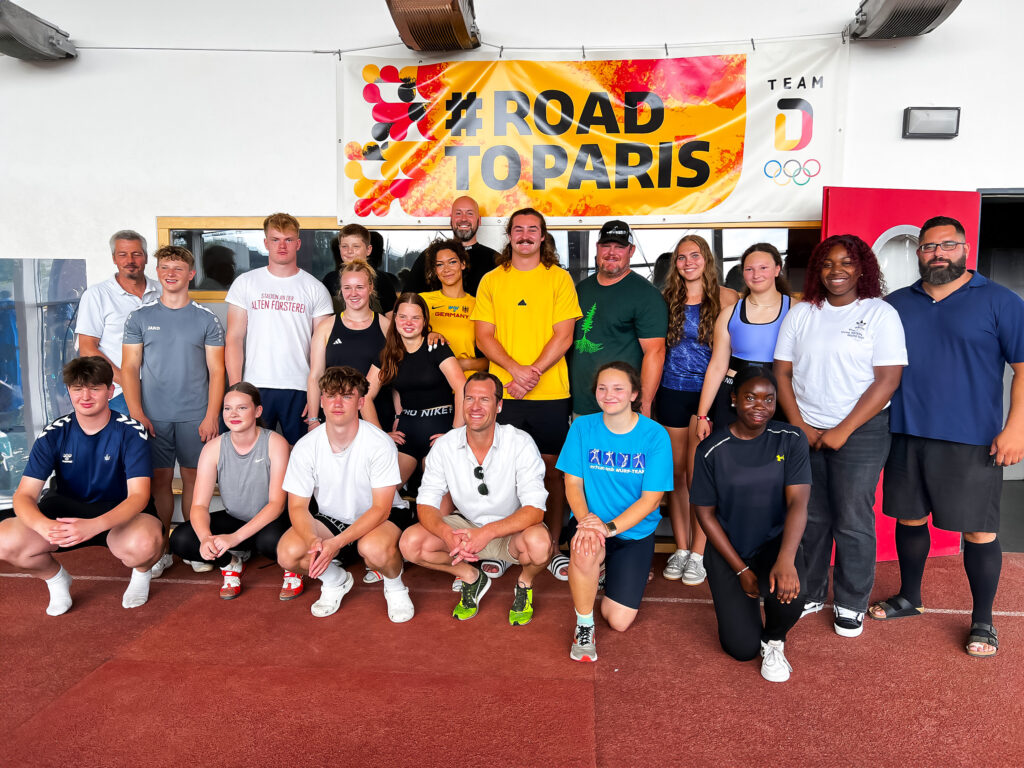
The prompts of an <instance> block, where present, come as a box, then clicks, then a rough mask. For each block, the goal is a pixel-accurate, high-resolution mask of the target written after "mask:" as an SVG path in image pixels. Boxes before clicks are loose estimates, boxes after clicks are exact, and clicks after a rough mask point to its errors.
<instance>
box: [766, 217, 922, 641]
mask: <svg viewBox="0 0 1024 768" xmlns="http://www.w3.org/2000/svg"><path fill="white" fill-rule="evenodd" d="M884 293H885V283H884V281H883V280H882V274H881V270H880V269H879V266H878V260H877V259H876V258H875V254H874V253H872V251H871V248H870V246H868V244H867V243H865V242H864V241H863V240H861V239H860V238H859V237H857V236H856V235H833V236H832V237H829V238H826V239H825V240H824V241H822V242H821V243H819V244H818V245H817V246H816V247H815V248H814V251H813V253H812V254H811V259H810V262H809V264H808V266H807V282H806V285H805V287H804V301H802V302H800V303H799V304H796V305H795V306H794V307H793V309H792V310H791V311H790V313H789V314H788V315H786V318H785V319H784V320H783V321H782V328H781V329H780V331H779V339H778V342H777V343H776V346H775V366H774V371H775V374H776V375H777V376H778V379H779V404H780V405H781V406H782V408H783V410H784V411H785V413H786V416H787V417H788V418H789V422H790V423H791V424H792V425H793V426H795V427H799V428H800V429H801V430H803V432H804V434H805V435H806V436H807V442H808V444H809V445H810V448H811V476H812V480H813V482H812V485H811V498H810V501H809V503H808V507H807V530H806V531H805V532H804V538H803V545H804V551H805V554H806V558H807V584H806V585H805V587H804V591H805V593H806V594H807V602H806V604H805V605H804V614H805V615H806V614H808V613H813V612H816V611H820V610H821V609H822V607H823V606H824V603H825V598H826V597H827V596H828V569H829V560H830V558H831V555H832V542H833V541H835V549H836V563H835V569H834V571H833V574H832V590H833V594H834V598H835V605H834V608H833V611H834V614H835V621H834V624H833V626H834V628H835V631H836V633H837V634H838V635H840V636H842V637H857V636H858V635H859V634H860V633H861V632H862V631H863V628H864V613H865V611H867V609H868V598H869V597H870V596H871V588H872V586H873V585H874V580H875V513H874V504H875V488H876V487H877V485H878V476H879V473H880V472H881V471H882V466H883V465H884V464H885V459H886V457H887V456H888V455H889V443H890V440H891V437H890V434H889V400H890V398H891V397H892V394H893V392H895V391H896V387H897V386H899V383H900V377H901V376H902V375H903V366H905V365H906V364H907V347H906V344H905V343H904V340H903V325H902V324H901V323H900V318H899V315H898V314H897V313H896V310H895V309H893V307H891V306H890V305H889V304H887V303H886V302H885V301H884V300H883V299H882V298H881V296H882V294H884Z"/></svg>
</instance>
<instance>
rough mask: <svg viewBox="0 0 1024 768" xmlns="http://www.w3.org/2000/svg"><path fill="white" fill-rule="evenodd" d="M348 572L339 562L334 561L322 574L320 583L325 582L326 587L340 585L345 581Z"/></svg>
mask: <svg viewBox="0 0 1024 768" xmlns="http://www.w3.org/2000/svg"><path fill="white" fill-rule="evenodd" d="M347 574H348V571H346V570H345V569H344V568H342V567H341V566H340V565H338V564H337V563H334V562H332V563H331V564H330V565H328V566H327V570H326V571H324V572H323V573H322V574H320V583H321V584H323V586H324V588H325V589H332V588H334V587H340V586H341V585H342V584H344V583H345V577H346V575H347Z"/></svg>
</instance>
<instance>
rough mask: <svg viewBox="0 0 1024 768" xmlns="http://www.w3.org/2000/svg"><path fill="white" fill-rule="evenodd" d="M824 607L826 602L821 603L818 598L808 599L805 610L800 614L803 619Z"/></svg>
mask: <svg viewBox="0 0 1024 768" xmlns="http://www.w3.org/2000/svg"><path fill="white" fill-rule="evenodd" d="M824 607H825V604H824V603H819V602H818V601H817V600H808V601H806V602H805V603H804V612H803V613H801V614H800V618H801V619H802V618H803V617H804V616H807V615H808V614H811V613H817V612H818V611H820V610H821V609H822V608H824Z"/></svg>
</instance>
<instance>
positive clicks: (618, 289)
mask: <svg viewBox="0 0 1024 768" xmlns="http://www.w3.org/2000/svg"><path fill="white" fill-rule="evenodd" d="M634 250H636V246H635V245H634V244H633V233H632V232H630V230H629V225H628V224H626V222H624V221H609V222H607V223H606V224H605V225H604V226H603V227H601V234H600V235H599V236H598V239H597V259H596V261H597V272H596V273H595V274H594V275H592V276H591V277H588V278H586V279H585V280H581V281H580V282H579V284H578V285H577V286H576V293H577V294H578V296H579V301H580V308H581V309H582V310H583V318H582V319H580V320H577V321H576V330H575V332H574V334H573V344H572V347H571V348H570V350H569V386H570V389H571V391H572V410H573V413H576V414H580V415H582V414H587V413H596V412H597V411H598V410H599V409H598V406H597V401H596V400H594V394H593V383H594V374H595V373H596V371H597V369H598V368H599V367H600V366H601V365H603V364H604V363H607V362H611V361H614V360H623V361H625V362H627V363H629V364H630V365H632V366H633V367H634V368H636V369H637V370H639V371H640V382H641V386H642V389H643V392H642V398H641V400H642V402H641V406H642V412H643V414H644V415H645V416H650V415H651V403H652V402H653V401H654V395H655V393H656V392H657V391H658V384H659V382H660V381H661V368H662V365H663V364H664V362H665V332H666V330H667V328H668V312H667V310H666V308H665V301H664V300H663V299H662V298H661V294H660V293H658V290H657V288H655V287H654V286H653V285H651V284H650V283H649V282H647V281H646V280H644V279H643V278H642V277H640V276H639V275H637V274H636V273H635V272H632V271H630V268H629V260H630V258H631V257H632V256H633V251H634Z"/></svg>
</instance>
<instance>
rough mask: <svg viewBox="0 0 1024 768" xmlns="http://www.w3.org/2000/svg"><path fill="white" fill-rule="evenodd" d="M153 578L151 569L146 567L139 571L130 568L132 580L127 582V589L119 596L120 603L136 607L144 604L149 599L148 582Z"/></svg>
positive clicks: (128, 606) (127, 606)
mask: <svg viewBox="0 0 1024 768" xmlns="http://www.w3.org/2000/svg"><path fill="white" fill-rule="evenodd" d="M152 578H153V571H151V570H150V569H149V568H147V569H146V570H144V571H139V570H138V569H136V568H132V580H131V581H130V582H128V589H126V590H125V591H124V597H122V598H121V605H123V606H124V607H125V608H138V607H139V606H140V605H145V604H146V601H147V600H149V582H150V580H151V579H152Z"/></svg>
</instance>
